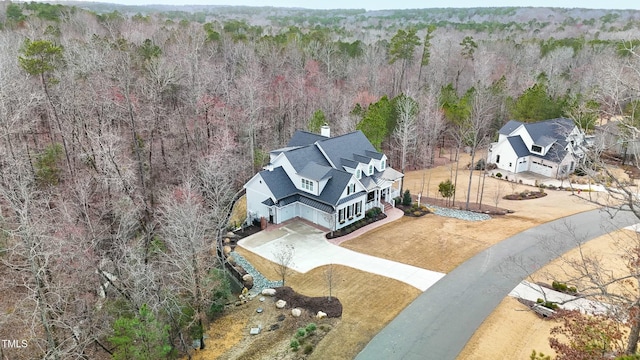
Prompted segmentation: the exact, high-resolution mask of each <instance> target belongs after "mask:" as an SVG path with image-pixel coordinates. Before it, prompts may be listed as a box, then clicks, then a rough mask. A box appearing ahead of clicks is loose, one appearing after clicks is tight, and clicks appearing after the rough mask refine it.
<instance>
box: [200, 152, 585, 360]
mask: <svg viewBox="0 0 640 360" xmlns="http://www.w3.org/2000/svg"><path fill="white" fill-rule="evenodd" d="M447 156H448V155H447ZM468 162H469V161H468V158H465V157H464V156H463V158H462V160H461V164H467V163H468ZM453 166H455V165H453ZM451 170H452V165H444V166H440V167H437V168H434V169H429V170H419V171H413V172H408V173H407V174H406V175H405V189H407V188H408V189H409V190H410V191H411V192H412V194H417V193H419V192H422V193H423V195H424V196H431V197H437V196H439V195H438V194H437V188H438V184H439V183H440V182H441V181H444V180H446V179H449V178H450V175H451ZM453 171H455V167H454V168H453ZM474 173H476V172H474ZM478 179H479V177H478V176H477V175H476V174H474V176H473V183H472V197H471V198H472V201H475V199H476V191H477V181H478ZM468 180H469V171H468V170H463V169H461V170H460V172H459V175H458V186H457V188H458V189H459V190H458V195H457V199H456V200H463V199H465V198H466V189H467V184H468ZM485 180H486V183H485V189H484V194H483V201H484V202H485V203H486V204H489V205H493V206H497V207H501V208H505V209H509V210H513V211H514V213H513V214H509V215H504V216H497V217H494V218H493V219H491V220H489V221H482V222H467V221H462V220H457V219H452V218H444V217H439V216H435V215H427V216H424V217H421V218H408V217H405V218H402V219H400V220H398V221H396V222H393V223H390V224H387V225H384V226H382V227H380V228H377V229H375V230H373V231H371V232H368V233H366V234H364V235H363V236H360V237H358V238H355V239H353V240H350V241H347V242H345V243H343V244H342V245H341V246H344V247H345V248H349V249H352V250H356V251H359V252H362V253H366V254H371V255H374V256H379V257H383V258H386V259H390V260H394V261H399V262H404V263H407V264H411V265H414V266H419V267H423V268H426V269H429V270H434V271H440V272H449V271H451V270H453V269H454V268H455V267H457V266H458V265H460V264H461V263H462V262H464V261H465V260H467V259H469V258H470V257H472V256H474V255H475V254H477V253H478V252H480V251H482V250H484V249H486V248H488V247H490V246H492V245H494V244H496V243H498V242H500V241H502V240H503V239H505V238H507V237H509V236H511V235H513V234H516V233H518V232H520V231H523V230H526V229H528V228H530V227H533V226H536V225H538V224H540V223H543V222H547V221H550V220H554V219H557V218H561V217H564V216H568V215H571V214H575V213H578V212H582V211H587V210H591V209H594V208H595V205H594V204H593V203H590V202H589V201H587V200H586V199H585V196H588V194H586V193H585V192H583V193H582V194H581V196H580V197H579V196H576V195H572V193H571V192H568V191H553V190H547V192H548V196H545V197H543V198H540V199H534V200H525V201H509V200H504V199H502V197H503V196H504V195H507V194H510V193H513V192H516V191H518V192H519V191H523V190H525V189H529V190H533V191H537V190H536V189H532V188H531V187H527V186H523V185H520V184H514V183H509V182H507V181H504V180H498V179H495V178H490V177H487V178H486V179H485ZM591 195H592V196H596V194H591ZM239 251H240V252H241V253H242V255H243V256H245V257H246V258H247V259H248V260H250V261H251V262H252V263H253V264H254V266H255V267H256V268H257V269H258V270H260V271H261V272H262V273H263V274H265V276H267V277H268V278H270V279H277V278H278V276H277V274H276V272H275V270H274V266H273V264H272V263H270V262H269V261H267V260H265V259H263V258H260V257H258V256H256V255H254V254H252V253H249V252H247V251H244V250H243V249H239ZM324 273H325V269H324V268H318V269H314V270H312V271H310V272H309V273H306V274H293V275H292V276H290V277H289V278H288V279H287V285H288V286H291V287H292V288H293V289H295V290H296V291H297V292H299V293H301V294H304V295H307V296H326V295H328V285H327V282H326V280H325V276H324V275H325V274H324ZM336 273H337V278H339V280H338V281H337V282H336V283H337V286H336V285H334V290H333V292H334V296H337V297H338V298H339V299H340V301H341V302H342V304H343V307H344V312H343V316H342V318H341V319H340V320H339V321H337V322H336V323H335V324H334V327H333V330H331V331H330V332H329V333H328V334H327V335H326V337H325V338H324V340H322V341H321V342H320V343H319V344H318V346H317V348H316V349H315V350H314V351H313V353H311V354H310V355H309V357H308V359H350V358H353V357H354V356H355V355H356V354H357V353H358V352H359V351H360V350H361V349H362V348H363V347H364V346H365V345H366V344H367V342H368V341H369V340H370V339H371V338H372V337H373V336H374V335H375V334H376V333H377V332H378V331H380V329H382V328H383V327H384V326H385V325H386V324H387V323H388V322H389V321H391V320H392V319H393V318H394V317H395V316H396V315H397V314H398V313H399V312H400V311H401V310H402V309H403V308H404V307H406V306H407V305H408V304H409V303H410V302H411V301H412V300H413V299H415V297H417V296H418V295H419V294H420V292H419V291H418V290H417V289H415V288H413V287H411V286H409V285H406V284H403V283H400V282H398V281H395V280H391V279H387V278H384V277H380V276H377V275H373V274H369V273H365V272H361V271H358V270H354V269H351V268H348V267H338V271H337V272H336ZM252 306H253V305H252ZM247 308H248V309H249V310H246V311H245V312H244V315H238V312H237V311H232V312H229V314H228V315H225V316H223V318H222V319H220V320H219V321H217V322H216V323H214V324H212V326H211V328H210V331H209V340H208V341H207V344H210V343H214V342H215V343H216V347H215V348H214V346H209V348H208V349H207V350H206V353H203V354H199V355H202V356H199V357H196V359H212V358H218V357H220V356H221V354H223V353H225V352H226V353H227V355H224V357H223V358H227V359H272V358H274V357H273V356H271V354H274V353H275V352H280V353H281V352H282V351H287V349H288V347H287V345H288V340H290V339H291V337H292V336H293V335H294V334H293V331H292V332H291V333H286V332H285V331H283V332H282V341H280V342H276V343H277V345H274V346H270V345H268V343H266V342H264V341H260V336H261V335H258V336H257V337H255V338H254V339H253V340H252V341H258V342H259V343H261V344H263V346H264V350H263V351H262V352H260V353H254V352H252V354H251V355H246V356H243V355H233V356H228V354H238V352H237V348H238V347H245V346H247V345H246V343H245V340H246V338H247V337H249V335H248V332H249V328H250V327H252V326H255V325H254V324H253V323H252V321H253V320H252V319H253V316H255V315H253V312H254V311H255V310H251V307H250V306H248V307H247ZM525 310H526V307H525V306H524V305H521V304H520V303H518V302H517V301H515V300H513V299H505V300H504V301H503V302H502V304H501V305H500V306H499V307H498V309H497V310H496V311H495V312H494V313H493V314H492V315H491V318H490V319H488V320H487V321H486V322H485V324H484V325H483V326H482V328H481V329H480V330H479V331H478V332H477V333H476V335H474V338H473V339H472V342H470V343H469V344H468V346H467V347H466V348H465V351H464V352H463V354H462V355H461V356H460V359H480V358H496V359H500V358H505V359H506V358H514V359H516V358H527V357H528V355H529V354H530V353H531V350H532V349H534V348H535V349H536V350H539V351H545V352H546V350H547V348H548V346H547V348H545V347H544V346H543V345H544V344H546V338H547V336H548V335H546V334H548V332H546V333H545V331H548V328H545V327H544V326H547V325H548V323H542V324H538V323H535V326H537V327H538V329H536V328H530V326H526V327H523V326H522V324H528V323H527V321H529V320H528V319H529V318H531V319H530V320H535V319H536V317H535V315H533V314H531V313H530V312H528V311H525ZM249 315H251V316H249ZM247 317H248V318H247ZM543 325H544V326H543ZM496 328H500V329H501V334H506V335H508V336H503V337H502V338H501V337H500V336H494V333H495V332H496ZM523 331H524V332H525V333H526V332H533V333H532V334H539V335H540V336H541V337H540V336H538V335H536V336H527V337H524V336H522V335H518V334H521V333H522V332H523ZM238 332H239V333H238ZM539 337H540V339H541V340H540V339H538V338H539ZM534 338H535V340H529V339H534ZM243 339H245V340H243ZM525 339H527V340H526V341H525ZM535 341H538V342H535ZM514 344H519V345H518V346H517V347H515V348H514ZM520 348H521V351H522V352H518V351H520V350H518V349H520ZM234 349H236V350H234ZM492 349H494V351H495V353H492V352H491V351H492ZM505 351H510V352H509V353H508V354H509V355H508V356H507V355H505V354H507V353H506V352H505ZM477 354H484V355H482V356H478V355H477ZM512 354H518V356H512ZM520 354H524V355H522V356H521V355H520ZM277 358H283V359H284V358H285V357H277Z"/></svg>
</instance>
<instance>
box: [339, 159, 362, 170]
mask: <svg viewBox="0 0 640 360" xmlns="http://www.w3.org/2000/svg"><path fill="white" fill-rule="evenodd" d="M340 165H342V166H344V167H348V168H351V169H355V168H357V167H358V162H357V161H353V160H349V159H340ZM336 166H338V164H336Z"/></svg>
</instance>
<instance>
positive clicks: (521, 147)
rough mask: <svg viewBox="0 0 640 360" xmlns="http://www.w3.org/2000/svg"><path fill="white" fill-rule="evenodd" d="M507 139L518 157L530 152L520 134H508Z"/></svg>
mask: <svg viewBox="0 0 640 360" xmlns="http://www.w3.org/2000/svg"><path fill="white" fill-rule="evenodd" d="M507 140H508V141H509V144H510V145H511V148H512V149H513V151H515V152H516V155H517V156H518V157H524V156H528V155H529V154H530V153H529V149H527V145H525V143H524V141H522V138H521V137H520V136H509V137H508V138H507Z"/></svg>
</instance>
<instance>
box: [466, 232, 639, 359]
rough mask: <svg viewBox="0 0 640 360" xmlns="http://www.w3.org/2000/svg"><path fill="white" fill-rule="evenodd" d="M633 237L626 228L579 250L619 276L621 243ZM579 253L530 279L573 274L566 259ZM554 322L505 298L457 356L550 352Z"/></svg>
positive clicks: (512, 356) (573, 253)
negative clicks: (597, 259)
mask: <svg viewBox="0 0 640 360" xmlns="http://www.w3.org/2000/svg"><path fill="white" fill-rule="evenodd" d="M630 236H631V237H633V238H630ZM636 236H637V234H636V233H633V232H631V231H629V230H620V231H616V232H613V233H611V234H607V235H603V236H600V237H598V238H596V239H593V240H591V241H589V242H588V243H586V244H585V245H583V246H582V253H583V254H584V255H585V256H597V257H598V258H599V259H600V261H601V263H602V264H604V266H605V268H607V269H609V270H611V271H612V272H613V273H614V275H615V276H621V275H622V274H624V271H625V270H624V261H622V260H621V256H622V254H624V252H625V251H624V250H623V249H622V248H621V246H620V244H629V243H631V244H637V240H638V239H637V238H635V237H636ZM625 246H628V245H624V246H623V247H625ZM631 246H633V245H631ZM580 256H581V254H580V251H579V250H578V249H573V250H571V251H568V252H567V253H566V254H564V255H563V256H562V257H561V258H558V259H556V260H554V261H552V262H551V263H549V264H548V265H547V266H545V267H544V268H542V269H540V270H538V271H537V272H536V273H534V274H532V275H531V276H530V278H529V281H534V282H544V283H548V284H550V283H551V282H553V281H555V280H558V281H562V280H563V279H566V278H568V276H571V275H572V268H571V266H567V264H566V261H568V260H572V259H574V260H575V259H578V258H579V257H580ZM612 290H613V291H615V289H612ZM557 325H559V322H558V321H555V320H547V319H542V318H540V317H538V316H537V315H535V314H534V313H533V312H531V311H529V310H528V308H527V307H526V306H525V305H523V304H521V303H519V302H518V301H517V300H515V299H514V298H510V297H507V298H505V299H504V300H503V301H502V303H500V305H499V306H498V307H497V308H496V310H495V311H494V312H493V313H492V314H491V315H490V316H489V317H488V318H487V319H486V320H485V321H484V323H483V324H482V326H481V327H480V328H479V329H478V330H477V331H476V332H475V334H474V335H473V336H472V337H471V339H470V340H469V342H468V343H467V345H466V346H465V348H464V349H463V351H462V352H461V353H460V356H459V357H458V359H464V360H480V359H527V358H528V357H529V355H530V354H531V352H532V351H533V350H536V351H538V352H543V353H545V354H547V355H553V354H554V352H553V350H551V348H550V347H549V331H550V329H551V328H552V327H554V326H557Z"/></svg>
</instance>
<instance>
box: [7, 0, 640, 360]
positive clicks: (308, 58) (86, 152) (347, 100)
mask: <svg viewBox="0 0 640 360" xmlns="http://www.w3.org/2000/svg"><path fill="white" fill-rule="evenodd" d="M545 11H546V10H545ZM603 17H604V15H603ZM615 19H616V18H615V17H614V19H613V20H615ZM206 20H208V19H205V21H204V23H199V22H190V21H187V20H184V19H183V20H181V21H173V20H171V19H170V18H169V17H168V16H166V15H163V14H154V15H143V14H136V15H133V16H125V15H122V14H121V13H118V12H112V13H104V14H96V13H91V12H88V11H85V10H81V9H79V8H70V7H65V6H61V5H49V4H38V3H15V4H14V3H10V2H3V3H2V4H0V22H1V23H2V30H1V31H0V48H1V49H3V51H2V52H0V127H1V129H2V133H1V136H0V195H1V202H0V205H1V207H2V229H3V233H2V238H1V239H0V250H1V251H2V253H1V256H0V260H2V267H1V269H0V271H2V277H1V279H0V283H1V285H2V290H3V301H2V303H1V304H2V305H0V308H2V310H3V311H2V312H0V313H2V314H4V315H0V338H3V339H11V338H27V339H29V347H28V348H27V349H26V350H20V351H15V350H6V349H5V350H3V351H5V352H7V351H12V353H11V355H10V358H12V359H13V358H16V359H19V358H25V359H26V358H36V357H37V358H53V359H67V358H84V359H96V358H107V357H110V356H112V357H113V358H117V359H130V358H136V359H137V358H145V359H147V358H154V359H155V358H162V357H165V356H167V357H173V356H176V354H178V353H186V352H187V351H188V349H190V348H191V346H192V341H193V340H198V339H200V340H201V338H202V333H203V330H204V329H205V328H206V326H207V323H208V321H210V320H211V319H212V318H213V317H215V315H216V314H217V313H218V312H219V311H220V309H221V307H220V301H224V296H225V293H226V292H227V291H228V290H227V287H226V285H225V281H224V277H223V276H221V275H220V272H219V270H218V269H219V261H218V259H217V256H216V251H215V250H216V242H217V240H219V238H220V233H221V232H225V231H226V230H227V226H228V225H229V224H227V214H228V211H229V209H230V206H231V204H232V201H233V198H234V195H235V193H236V192H237V191H238V190H239V189H240V188H241V186H242V184H243V183H244V182H245V181H246V180H247V179H248V178H250V176H252V175H253V174H254V172H255V171H256V170H257V169H259V168H260V167H261V166H262V165H264V164H265V162H267V161H268V152H269V150H271V149H275V148H278V147H281V146H283V145H284V144H285V143H286V142H287V141H288V139H289V138H290V136H291V135H292V134H293V133H294V131H295V130H297V129H309V130H314V129H317V127H319V125H321V124H323V123H324V122H326V123H328V124H329V125H330V126H331V129H332V134H334V135H338V134H343V133H347V132H350V131H353V130H355V129H362V130H363V131H364V132H365V134H366V135H367V136H368V137H369V138H370V139H371V141H372V143H374V145H376V146H378V147H379V148H381V149H383V150H384V151H385V152H386V153H387V154H388V155H389V156H390V157H391V160H392V162H393V166H395V167H397V168H401V169H402V170H405V169H409V168H420V167H428V166H431V165H432V164H433V161H434V157H435V156H437V151H438V147H440V146H442V144H443V142H446V143H447V146H453V147H457V148H462V147H467V148H468V149H470V150H471V151H472V152H474V153H475V151H476V150H477V149H478V148H480V147H482V146H484V145H486V144H487V143H488V141H489V140H490V139H491V138H492V136H493V134H494V133H495V130H496V129H497V128H499V127H500V126H501V125H502V124H503V123H504V122H505V121H506V120H508V119H509V118H516V119H520V120H527V121H535V120H542V119H546V118H552V117H558V116H563V115H565V114H566V113H567V111H582V112H581V114H582V113H585V114H587V115H589V116H585V119H586V120H585V121H586V122H587V123H592V122H593V119H595V118H597V117H599V116H602V115H603V114H605V115H613V114H620V113H621V112H622V111H623V110H624V108H625V106H626V105H627V104H628V103H630V100H632V99H634V98H637V94H636V93H633V91H634V90H633V89H632V88H627V89H621V88H620V86H619V78H620V76H627V75H629V76H631V75H633V74H631V73H630V72H629V71H630V70H629V69H631V68H630V67H629V62H633V61H636V60H637V59H636V58H635V57H633V56H628V52H630V51H632V50H633V46H635V44H636V43H635V42H633V41H628V42H626V43H621V42H618V41H617V40H616V39H617V37H616V36H611V37H610V38H609V39H608V40H598V41H596V40H597V39H596V38H595V36H592V35H590V37H580V36H581V35H580V34H581V31H584V33H585V34H587V33H588V34H592V33H593V32H589V31H586V30H585V29H592V28H601V27H602V26H603V24H607V22H606V21H605V20H607V19H597V20H594V21H593V23H592V25H591V26H592V28H590V27H589V25H586V24H585V22H582V23H581V26H580V27H578V26H577V25H575V24H564V25H560V24H555V26H556V28H557V27H559V26H566V27H570V26H572V27H575V29H576V32H575V35H576V37H575V38H571V39H570V40H567V41H563V40H554V39H552V38H548V39H544V41H542V40H540V39H537V38H535V37H530V36H534V35H535V34H536V32H535V31H534V30H533V27H535V26H537V25H536V24H537V23H531V22H530V23H528V25H526V26H525V27H524V28H525V30H522V31H521V32H518V36H509V35H508V34H511V33H512V32H513V29H512V28H511V27H510V28H505V29H497V30H492V31H491V32H477V29H476V28H474V27H469V28H468V29H464V28H462V27H460V26H459V25H455V26H454V25H451V24H452V22H445V23H442V24H439V25H438V24H432V26H424V27H422V26H415V27H411V26H398V28H395V29H393V30H392V31H387V30H386V29H384V28H383V29H369V28H367V26H369V25H363V27H362V28H360V29H342V30H340V29H336V27H335V26H333V25H332V26H327V27H319V26H315V25H314V26H313V27H308V28H305V27H298V26H289V25H283V24H280V25H278V23H277V22H275V21H274V22H273V23H272V24H271V25H270V26H269V27H268V28H266V27H262V26H258V25H256V24H252V23H250V22H247V21H245V20H243V19H239V20H238V19H233V20H225V21H209V22H206ZM574 20H575V19H574ZM287 21H290V20H287ZM393 21H397V22H398V23H399V24H402V21H403V20H402V19H399V20H393ZM611 21H612V20H609V22H611ZM625 21H632V24H635V23H633V20H628V19H626V20H625ZM454 22H455V23H456V24H458V22H456V21H454ZM285 23H286V21H285ZM363 24H365V23H363ZM546 26H547V25H545V26H544V27H542V28H543V30H542V31H545V30H544V28H545V27H546ZM612 26H613V25H612ZM633 26H635V27H633V28H631V29H626V30H624V31H625V33H626V34H628V33H632V32H633V33H634V34H635V32H636V31H637V29H638V28H637V25H633ZM514 28H517V26H515V25H514ZM369 31H372V32H373V31H377V32H379V35H380V39H376V40H375V41H368V40H371V38H370V37H369V36H358V35H357V33H361V34H364V33H366V32H369ZM518 31H520V30H518ZM564 31H566V29H565V30H564ZM616 31H618V30H616V29H614V30H612V34H615V33H616ZM539 33H540V31H538V32H537V34H539ZM599 36H600V38H605V36H604V34H602V33H601V34H600V35H599ZM633 38H637V37H635V36H634V37H633ZM625 40H631V39H625ZM576 44H577V45H576ZM625 51H626V52H625ZM636 69H637V68H636ZM635 75H637V74H635ZM585 109H586V110H585ZM583 110H584V111H583ZM452 144H453V145H452ZM141 334H144V335H141ZM142 336H144V337H142ZM141 344H144V345H145V346H142V345H141Z"/></svg>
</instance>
